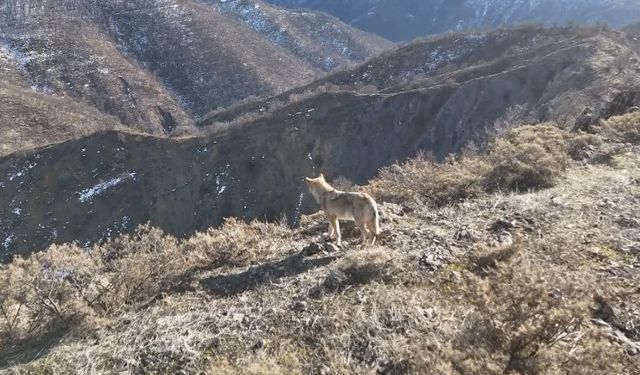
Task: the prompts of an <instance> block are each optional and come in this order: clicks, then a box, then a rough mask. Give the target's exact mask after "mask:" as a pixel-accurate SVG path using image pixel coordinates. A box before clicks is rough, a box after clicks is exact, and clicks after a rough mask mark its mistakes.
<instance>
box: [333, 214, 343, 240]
mask: <svg viewBox="0 0 640 375" xmlns="http://www.w3.org/2000/svg"><path fill="white" fill-rule="evenodd" d="M333 229H334V230H335V234H336V245H338V246H341V245H342V235H341V234H340V222H339V221H338V218H337V217H336V218H334V219H333Z"/></svg>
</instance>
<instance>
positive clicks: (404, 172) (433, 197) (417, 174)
mask: <svg viewBox="0 0 640 375" xmlns="http://www.w3.org/2000/svg"><path fill="white" fill-rule="evenodd" d="M488 168H489V166H488V164H486V162H485V161H484V160H483V159H482V158H479V157H474V156H471V157H462V158H461V159H460V160H454V159H449V160H448V161H447V162H445V163H437V162H435V161H434V160H433V159H431V158H429V157H426V156H425V155H419V156H417V157H416V158H414V159H410V160H407V161H406V162H404V163H402V164H395V165H392V166H390V167H385V168H382V169H381V170H380V173H379V174H378V177H377V178H376V179H375V180H373V181H371V182H370V183H369V186H368V187H367V188H366V190H367V191H369V192H370V193H371V194H372V195H373V196H375V197H376V198H378V199H380V200H382V201H389V202H394V203H402V204H407V203H412V202H413V203H422V202H428V203H431V204H433V205H435V206H442V205H447V204H452V203H456V202H459V201H461V200H464V199H468V198H473V197H476V196H478V195H479V194H480V193H481V192H482V180H481V177H482V175H483V174H484V173H485V172H486V171H487V170H488Z"/></svg>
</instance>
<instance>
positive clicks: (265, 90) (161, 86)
mask: <svg viewBox="0 0 640 375" xmlns="http://www.w3.org/2000/svg"><path fill="white" fill-rule="evenodd" d="M247 9H248V10H251V11H252V13H251V14H249V16H250V17H249V16H247V17H245V18H244V19H242V15H247V14H248V13H246V10H247ZM317 24H322V25H324V27H325V28H326V29H327V30H330V31H331V32H328V31H327V30H324V31H323V32H321V33H320V32H318V31H317V30H315V29H314V28H313V25H317ZM0 27H1V28H2V33H3V34H2V38H1V39H0V77H1V78H3V79H6V81H7V82H9V83H11V84H13V85H16V86H21V87H25V88H28V89H32V90H33V91H35V92H39V93H43V94H47V95H49V96H55V97H64V98H66V100H69V101H74V102H78V103H83V104H85V105H87V106H90V107H93V108H95V109H97V110H98V111H100V112H102V113H104V114H105V115H111V116H114V117H116V118H117V119H118V120H119V122H120V123H121V125H123V127H125V128H128V129H132V130H135V131H138V132H145V133H149V134H157V135H159V134H173V133H176V132H178V133H182V134H184V133H188V132H190V131H191V130H193V117H194V116H195V117H197V116H199V115H202V114H203V113H205V112H207V111H210V110H212V109H215V108H218V107H219V106H225V105H229V104H231V103H233V102H234V101H237V100H239V99H243V98H246V97H248V96H252V95H258V94H273V93H277V92H280V91H283V90H285V89H290V88H292V87H295V86H298V85H301V84H303V83H306V82H308V81H310V80H312V79H315V78H317V77H319V76H320V75H322V74H324V72H326V71H329V70H331V69H334V68H337V67H340V66H344V65H345V64H348V63H351V62H356V61H362V60H364V59H366V58H368V57H369V56H371V55H372V54H375V53H378V52H380V51H382V50H383V49H385V48H386V47H388V46H389V45H390V43H389V42H387V41H385V40H383V39H382V38H379V37H373V36H370V35H368V34H366V33H364V32H361V31H358V30H355V29H353V28H351V27H349V26H347V25H345V24H343V23H341V22H340V21H338V20H337V19H334V18H332V17H330V16H326V15H317V14H315V13H312V12H304V13H299V12H292V11H285V10H279V9H276V8H274V7H272V6H269V5H267V4H263V3H259V2H255V1H251V2H248V1H243V2H224V3H221V2H210V4H205V3H201V2H196V1H186V2H182V1H171V0H153V1H151V0H137V1H129V2H103V1H87V2H78V1H72V0H65V1H57V2H42V1H35V0H33V1H13V0H12V1H8V2H3V4H0ZM274 30H275V31H277V32H275V31H274ZM287 30H289V31H287ZM271 31H274V32H275V34H274V33H272V32H271ZM70 105H71V104H70ZM11 115H15V116H17V117H24V115H23V114H22V113H19V112H16V113H13V114H11ZM55 115H57V114H53V113H48V116H50V117H55ZM69 116H70V117H69V119H67V120H66V121H67V122H72V121H73V119H72V118H73V116H75V114H72V113H71V114H70V115H69ZM30 125H31V124H28V123H27V124H26V126H30ZM51 126H52V127H54V126H55V123H53V122H52V123H51ZM65 126H67V127H69V126H77V125H71V124H66V125H65ZM104 127H108V126H107V124H106V123H105V124H104V125H103V126H102V128H104ZM12 128H13V125H11V124H9V123H2V124H0V129H1V130H0V131H2V132H4V133H6V132H8V131H9V129H12ZM94 130H97V128H95V126H94V125H93V124H92V123H87V124H85V127H84V129H82V131H83V132H84V133H89V132H91V131H94ZM20 131H21V132H22V133H24V134H27V133H28V131H27V130H24V131H23V130H20ZM63 133H64V130H63V129H61V134H63ZM61 138H62V139H64V137H62V135H61V136H59V137H56V138H55V139H61ZM30 142H31V143H34V144H37V145H43V144H46V143H47V142H46V140H43V139H31V140H30Z"/></svg>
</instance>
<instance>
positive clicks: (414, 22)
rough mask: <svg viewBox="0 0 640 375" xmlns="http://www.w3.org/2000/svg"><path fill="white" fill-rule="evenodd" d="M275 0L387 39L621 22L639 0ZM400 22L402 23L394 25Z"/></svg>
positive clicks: (635, 15) (639, 7) (633, 13)
mask: <svg viewBox="0 0 640 375" xmlns="http://www.w3.org/2000/svg"><path fill="white" fill-rule="evenodd" d="M269 1H270V2H271V3H273V4H277V5H281V6H286V7H292V8H309V9H317V10H321V11H324V12H327V13H330V14H333V15H335V16H336V17H338V18H340V19H342V20H343V21H345V22H347V23H349V24H351V25H354V26H357V27H359V28H361V29H363V30H367V31H370V32H374V33H377V34H379V35H382V36H384V37H385V38H388V39H390V40H409V39H413V38H415V37H418V36H422V35H427V34H437V33H441V32H445V31H449V30H466V29H472V28H478V27H492V26H493V27H495V26H498V25H508V24H516V23H521V22H543V23H547V24H554V23H564V22H567V21H572V20H574V21H577V22H581V23H582V22H607V23H609V24H611V25H613V26H619V25H624V24H626V23H630V22H633V21H637V20H638V19H639V18H640V2H638V1H637V0H614V1H611V0H587V1H574V0H560V1H557V0H542V1H519V0H456V1H443V0H407V1H401V2H398V1H393V0H356V1H353V0H350V1H345V0H269ZM398 25H402V27H398Z"/></svg>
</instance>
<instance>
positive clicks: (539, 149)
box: [484, 124, 569, 191]
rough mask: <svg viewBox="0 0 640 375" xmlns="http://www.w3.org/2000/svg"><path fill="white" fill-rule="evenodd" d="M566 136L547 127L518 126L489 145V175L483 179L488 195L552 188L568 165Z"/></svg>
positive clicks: (555, 128) (544, 125)
mask: <svg viewBox="0 0 640 375" xmlns="http://www.w3.org/2000/svg"><path fill="white" fill-rule="evenodd" d="M567 138H568V137H567V133H566V132H563V131H562V130H560V129H558V128H557V127H555V126H553V125H551V124H541V125H534V126H522V127H519V128H516V129H513V130H511V131H510V132H509V133H507V134H506V135H505V137H503V138H501V139H498V140H496V141H495V143H494V144H493V145H492V147H491V149H490V151H489V155H488V160H489V163H490V164H491V166H492V168H491V171H489V173H488V174H487V175H486V176H485V177H484V185H485V188H486V189H487V190H489V191H495V190H513V191H526V190H529V189H540V188H547V187H551V186H553V185H555V182H556V180H557V178H558V177H559V176H560V175H561V174H562V173H563V172H564V170H565V168H566V167H567V164H568V161H569V160H568V156H567V151H566V140H567Z"/></svg>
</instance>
